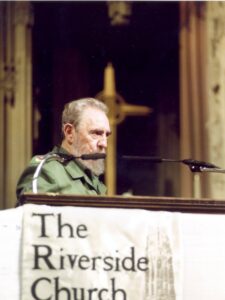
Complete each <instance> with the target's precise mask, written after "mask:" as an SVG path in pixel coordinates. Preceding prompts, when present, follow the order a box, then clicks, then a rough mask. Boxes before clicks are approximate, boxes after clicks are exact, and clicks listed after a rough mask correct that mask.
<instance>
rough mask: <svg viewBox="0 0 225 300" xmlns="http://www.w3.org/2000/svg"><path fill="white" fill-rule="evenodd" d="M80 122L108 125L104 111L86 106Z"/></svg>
mask: <svg viewBox="0 0 225 300" xmlns="http://www.w3.org/2000/svg"><path fill="white" fill-rule="evenodd" d="M81 123H83V124H90V125H91V124H93V125H94V124H96V125H104V126H107V127H109V120H108V117H107V115H106V113H105V112H104V111H102V110H100V109H98V108H94V107H88V108H86V109H85V110H84V111H83V113H82V118H81Z"/></svg>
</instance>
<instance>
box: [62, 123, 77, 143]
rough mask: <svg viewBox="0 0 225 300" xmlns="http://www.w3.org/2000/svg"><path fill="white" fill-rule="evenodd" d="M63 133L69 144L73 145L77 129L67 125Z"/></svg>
mask: <svg viewBox="0 0 225 300" xmlns="http://www.w3.org/2000/svg"><path fill="white" fill-rule="evenodd" d="M63 133H64V136H65V139H66V140H67V142H68V143H70V144H72V143H73V139H74V134H75V128H74V126H73V125H72V124H70V123H66V124H64V127H63Z"/></svg>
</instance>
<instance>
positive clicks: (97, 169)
mask: <svg viewBox="0 0 225 300" xmlns="http://www.w3.org/2000/svg"><path fill="white" fill-rule="evenodd" d="M79 161H80V163H81V164H82V165H83V166H85V167H86V168H88V169H89V170H91V171H92V172H93V173H94V174H95V175H97V176H99V175H101V174H103V173H104V171H105V161H104V159H97V160H83V159H79Z"/></svg>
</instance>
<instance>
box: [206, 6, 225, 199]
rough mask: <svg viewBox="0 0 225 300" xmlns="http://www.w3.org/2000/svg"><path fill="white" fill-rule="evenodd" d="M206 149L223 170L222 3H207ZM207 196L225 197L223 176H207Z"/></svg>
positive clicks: (224, 76) (224, 71) (224, 39)
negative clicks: (209, 177)
mask: <svg viewBox="0 0 225 300" xmlns="http://www.w3.org/2000/svg"><path fill="white" fill-rule="evenodd" d="M207 5H208V7H207V29H208V35H207V43H208V87H207V89H208V111H209V115H208V122H207V130H208V143H209V144H208V145H209V152H208V153H209V160H210V161H211V162H214V163H215V164H216V165H218V166H220V167H222V168H225V55H224V53H225V2H213V1H212V2H208V4H207ZM210 182H211V184H210V185H211V196H212V197H215V198H220V197H224V195H225V176H224V175H223V174H212V175H211V179H210Z"/></svg>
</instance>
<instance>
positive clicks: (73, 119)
mask: <svg viewBox="0 0 225 300" xmlns="http://www.w3.org/2000/svg"><path fill="white" fill-rule="evenodd" d="M88 107H92V108H96V109H99V110H101V111H103V112H104V113H105V114H107V113H108V107H107V106H106V104H105V103H103V102H102V101H100V100H97V99H94V98H83V99H78V100H73V101H71V102H69V103H67V104H66V105H65V107H64V110H63V113H62V130H63V125H64V124H66V123H70V124H73V125H74V127H77V126H78V125H79V124H80V121H81V118H82V112H83V111H84V110H85V109H86V108H88Z"/></svg>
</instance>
